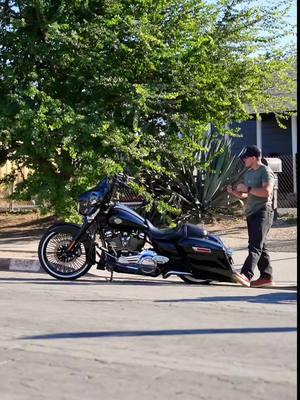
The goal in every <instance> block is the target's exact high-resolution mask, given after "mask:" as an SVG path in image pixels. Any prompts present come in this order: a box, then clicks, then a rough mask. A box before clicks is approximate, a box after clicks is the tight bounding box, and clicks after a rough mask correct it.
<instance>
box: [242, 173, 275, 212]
mask: <svg viewBox="0 0 300 400" xmlns="http://www.w3.org/2000/svg"><path fill="white" fill-rule="evenodd" d="M274 180H275V176H274V173H273V171H272V170H271V168H270V167H268V166H266V165H261V166H260V167H259V168H258V169H256V170H254V169H248V170H247V171H246V172H245V175H244V184H245V185H246V186H250V187H251V188H261V187H263V184H266V183H268V184H269V183H272V184H273V185H274ZM272 198H273V193H271V194H270V196H269V197H258V196H255V195H254V194H251V193H249V194H248V199H247V205H246V210H245V214H246V217H248V216H249V215H251V214H254V213H255V212H257V211H259V210H260V209H262V208H263V207H265V206H270V207H272Z"/></svg>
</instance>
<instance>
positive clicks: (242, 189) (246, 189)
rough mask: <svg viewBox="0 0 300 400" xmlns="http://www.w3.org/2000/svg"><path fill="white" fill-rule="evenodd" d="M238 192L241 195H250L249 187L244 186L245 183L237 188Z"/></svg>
mask: <svg viewBox="0 0 300 400" xmlns="http://www.w3.org/2000/svg"><path fill="white" fill-rule="evenodd" d="M236 190H237V192H241V193H248V186H246V185H244V184H243V183H239V184H238V185H237V187H236Z"/></svg>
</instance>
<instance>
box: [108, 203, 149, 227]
mask: <svg viewBox="0 0 300 400" xmlns="http://www.w3.org/2000/svg"><path fill="white" fill-rule="evenodd" d="M108 223H109V225H110V226H111V227H112V228H117V229H128V228H130V229H141V230H144V229H148V225H147V223H146V220H145V219H144V218H143V217H141V216H140V215H139V214H137V213H136V212H135V211H134V210H132V209H131V208H129V207H127V206H125V205H123V204H116V205H115V206H114V207H113V208H112V209H111V210H110V211H109V214H108Z"/></svg>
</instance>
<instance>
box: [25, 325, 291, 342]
mask: <svg viewBox="0 0 300 400" xmlns="http://www.w3.org/2000/svg"><path fill="white" fill-rule="evenodd" d="M296 331H297V328H296V327H284V326H283V327H281V326H280V327H265V328H261V327H259V328H220V329H163V330H152V331H146V330H145V331H108V332H105V331H104V332H63V333H52V334H45V335H36V336H23V337H21V338H19V339H21V340H53V339H91V338H114V337H117V338H120V337H144V336H183V335H232V334H245V333H246V334H249V333H255V334H257V333H283V332H296Z"/></svg>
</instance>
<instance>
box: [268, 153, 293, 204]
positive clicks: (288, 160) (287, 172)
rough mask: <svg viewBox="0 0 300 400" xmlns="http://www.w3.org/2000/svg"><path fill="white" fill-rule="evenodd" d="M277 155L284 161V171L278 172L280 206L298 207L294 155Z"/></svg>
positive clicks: (278, 201) (278, 199)
mask: <svg viewBox="0 0 300 400" xmlns="http://www.w3.org/2000/svg"><path fill="white" fill-rule="evenodd" d="M268 157H269V156H268ZM276 157H277V158H280V160H281V163H282V172H279V173H278V195H277V196H278V197H277V205H278V208H296V207H297V194H296V193H294V180H293V156H281V155H278V156H276ZM270 158H271V157H270ZM296 174H297V169H296ZM296 181H297V180H296Z"/></svg>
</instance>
